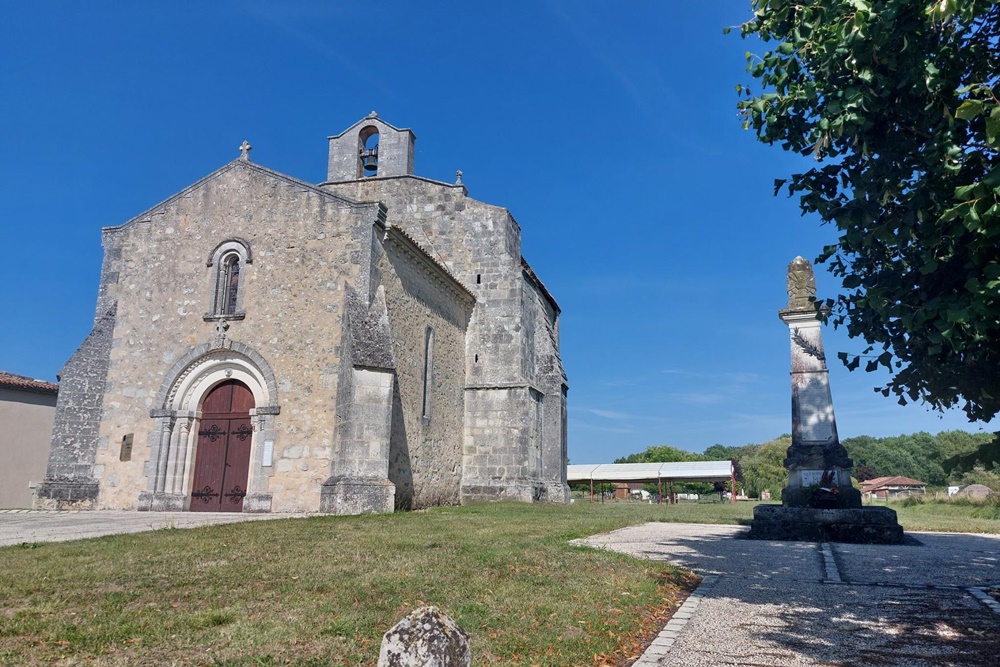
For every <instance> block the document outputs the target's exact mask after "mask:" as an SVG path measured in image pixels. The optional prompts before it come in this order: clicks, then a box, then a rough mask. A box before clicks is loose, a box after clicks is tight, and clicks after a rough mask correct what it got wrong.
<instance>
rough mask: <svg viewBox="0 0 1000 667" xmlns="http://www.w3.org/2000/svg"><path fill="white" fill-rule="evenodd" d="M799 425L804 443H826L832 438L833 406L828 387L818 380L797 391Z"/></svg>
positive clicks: (811, 381)
mask: <svg viewBox="0 0 1000 667" xmlns="http://www.w3.org/2000/svg"><path fill="white" fill-rule="evenodd" d="M797 399H798V404H799V424H800V425H801V428H802V431H801V433H802V440H803V441H804V442H826V441H827V440H829V439H830V438H832V437H833V404H832V403H831V401H830V387H829V385H828V384H827V383H826V382H823V381H821V380H818V379H813V380H810V381H809V382H807V383H806V384H805V386H803V387H800V388H799V391H798V396H797Z"/></svg>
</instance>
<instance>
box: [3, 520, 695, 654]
mask: <svg viewBox="0 0 1000 667" xmlns="http://www.w3.org/2000/svg"><path fill="white" fill-rule="evenodd" d="M662 513H663V512H662V508H657V507H655V506H649V505H635V506H628V505H614V506H612V505H607V506H603V507H602V506H600V505H594V506H588V505H573V506H570V507H565V506H531V505H522V504H516V505H515V504H491V505H472V506H466V507H453V508H439V509H435V510H431V511H427V512H408V513H399V514H392V515H382V516H364V517H314V518H307V519H293V520H282V521H263V522H249V523H242V524H233V525H226V526H215V527H209V528H200V529H194V530H161V531H156V532H152V533H143V534H138V535H127V536H114V537H105V538H100V539H94V540H84V541H78V542H70V543H62V544H41V545H25V546H22V547H8V548H4V549H0V559H2V561H0V562H2V563H3V566H2V567H0V665H11V666H13V665H18V666H22V665H27V666H30V665H52V664H59V665H77V664H79V665H108V666H111V665H115V666H117V665H122V666H124V665H129V666H130V667H134V666H136V665H173V664H177V665H202V664H205V665H227V666H236V665H247V666H249V665H265V666H266V665H374V664H375V662H376V660H377V657H378V649H379V644H380V642H381V635H382V633H383V632H385V631H386V630H387V629H388V628H389V627H391V626H392V625H393V624H394V623H395V622H396V621H398V620H399V619H400V618H402V617H403V616H404V615H405V614H407V613H408V612H410V611H411V610H413V609H414V608H416V607H418V606H420V605H421V604H425V603H426V604H435V605H438V606H439V607H441V608H443V609H444V610H445V612H446V613H448V614H449V615H451V616H452V617H453V618H454V619H455V620H456V621H457V622H458V623H459V624H460V625H461V626H462V627H463V628H465V629H466V631H468V632H469V633H470V635H471V636H472V642H473V644H472V645H473V660H474V662H475V664H477V665H553V666H557V665H558V666H565V665H591V664H598V665H600V664H616V663H617V662H620V661H622V660H624V658H625V657H627V656H635V655H637V654H638V652H639V651H640V650H641V647H642V642H643V640H644V639H645V638H646V637H648V636H649V635H650V634H651V633H655V632H656V631H657V630H659V628H660V627H662V625H663V624H664V623H665V618H666V615H667V614H668V613H669V611H670V606H671V605H676V604H679V602H680V601H683V598H684V597H685V596H686V594H687V591H688V590H689V589H690V588H691V587H692V586H693V585H694V584H695V583H696V582H695V580H694V578H693V577H691V576H689V575H686V574H684V573H683V572H680V571H678V570H676V569H674V568H672V567H669V566H667V565H664V564H661V563H651V562H642V561H638V560H635V559H632V558H628V557H625V556H621V555H618V554H613V553H609V552H600V551H595V550H591V549H585V548H579V547H574V546H571V545H569V544H568V541H569V540H571V539H573V538H577V537H583V536H587V535H592V534H595V533H600V532H604V531H607V530H612V529H614V528H618V527H622V526H626V525H630V524H634V523H638V522H642V521H647V520H651V519H655V518H657V516H658V515H662Z"/></svg>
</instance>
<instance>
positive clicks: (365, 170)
mask: <svg viewBox="0 0 1000 667" xmlns="http://www.w3.org/2000/svg"><path fill="white" fill-rule="evenodd" d="M378 139H379V138H378V129H377V128H375V127H371V126H369V127H366V128H365V129H363V130H361V134H359V135H358V143H359V144H360V145H359V146H358V177H359V178H371V177H372V176H378Z"/></svg>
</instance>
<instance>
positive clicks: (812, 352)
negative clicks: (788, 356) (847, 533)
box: [778, 257, 861, 508]
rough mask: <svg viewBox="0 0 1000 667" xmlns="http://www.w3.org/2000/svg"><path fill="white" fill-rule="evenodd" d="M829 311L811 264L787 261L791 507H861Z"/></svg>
mask: <svg viewBox="0 0 1000 667" xmlns="http://www.w3.org/2000/svg"><path fill="white" fill-rule="evenodd" d="M826 312H827V311H826V309H825V308H823V307H822V306H820V305H818V303H817V302H816V278H815V276H814V275H813V269H812V265H811V264H810V263H809V262H808V261H807V260H805V259H803V258H802V257H796V258H795V260H794V261H792V263H791V264H789V265H788V307H787V308H783V309H782V310H780V311H778V316H779V317H780V318H781V321H782V322H784V323H785V325H786V326H787V327H788V333H789V337H790V342H791V349H792V446H791V447H789V448H788V454H787V456H788V458H786V459H785V468H787V469H788V486H787V487H786V488H785V489H784V491H782V502H783V504H785V505H786V506H790V507H821V508H833V507H861V492H860V491H858V490H857V489H855V488H853V486H852V485H851V469H852V468H853V467H854V462H853V461H851V459H850V457H848V455H847V450H846V449H844V446H843V445H841V444H840V439H839V438H838V437H837V420H836V418H835V417H834V413H833V397H832V396H831V394H830V380H829V375H828V371H827V367H826V356H825V355H824V353H823V334H822V329H821V327H822V324H823V319H824V317H825V316H826Z"/></svg>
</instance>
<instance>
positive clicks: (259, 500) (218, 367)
mask: <svg viewBox="0 0 1000 667" xmlns="http://www.w3.org/2000/svg"><path fill="white" fill-rule="evenodd" d="M226 380H238V381H240V382H242V383H243V384H245V385H246V386H247V387H249V389H250V391H251V393H253V398H254V405H255V406H257V407H255V408H254V409H252V410H251V411H250V416H251V420H252V422H253V441H252V443H251V448H250V472H249V478H248V480H247V495H246V498H245V499H244V503H243V511H244V512H270V511H271V494H270V493H268V492H267V486H268V484H267V482H268V478H269V477H270V476H271V474H272V471H273V469H272V467H271V462H270V460H269V459H270V452H273V451H274V445H275V441H276V439H277V431H276V430H275V428H274V417H275V415H277V414H278V412H279V406H278V401H277V383H276V382H275V379H274V373H273V372H272V371H271V368H270V366H269V365H268V364H267V362H266V361H265V360H264V358H263V357H261V356H260V355H259V354H257V352H255V351H254V350H253V349H252V348H250V347H249V346H247V345H243V344H241V343H239V342H236V341H232V340H227V341H226V342H225V346H222V347H219V346H213V345H210V344H206V345H202V346H199V347H197V348H194V349H193V350H191V351H190V352H189V353H188V354H186V355H184V357H183V358H181V359H180V360H179V361H178V362H177V363H175V364H174V366H173V367H172V368H171V369H170V371H169V372H168V373H167V374H166V376H165V378H164V382H163V385H162V386H161V388H160V392H159V394H158V395H157V399H156V405H157V407H156V408H154V409H153V410H151V411H150V417H152V418H153V419H155V420H156V421H157V422H158V428H157V429H156V430H155V432H154V434H153V436H152V437H151V438H150V458H149V461H148V462H147V464H146V467H145V471H146V480H147V484H146V490H145V491H143V492H142V493H140V494H139V510H148V511H181V510H186V509H188V508H189V507H190V505H191V482H192V479H191V474H192V466H193V461H194V455H195V448H196V446H197V433H198V421H199V419H200V418H201V413H200V412H199V406H200V405H201V401H202V399H203V398H204V397H205V395H206V394H207V393H208V392H209V391H211V390H212V388H213V387H215V386H217V385H218V384H220V383H221V382H224V381H226Z"/></svg>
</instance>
